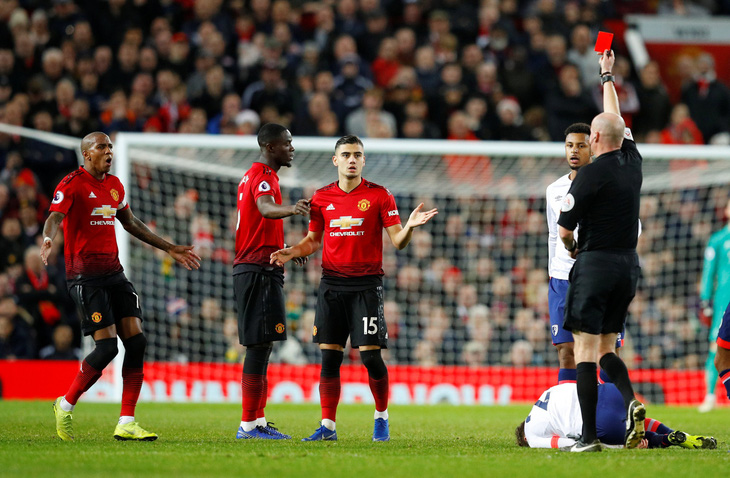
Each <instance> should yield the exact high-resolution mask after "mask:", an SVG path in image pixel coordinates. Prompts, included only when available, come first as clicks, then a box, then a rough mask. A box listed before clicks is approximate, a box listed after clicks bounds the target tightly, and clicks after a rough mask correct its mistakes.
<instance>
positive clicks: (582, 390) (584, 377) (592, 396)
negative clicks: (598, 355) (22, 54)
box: [575, 362, 598, 443]
mask: <svg viewBox="0 0 730 478" xmlns="http://www.w3.org/2000/svg"><path fill="white" fill-rule="evenodd" d="M575 370H576V385H577V386H578V402H579V403H580V414H581V416H582V417H583V436H582V438H581V440H582V441H583V443H591V442H592V441H593V440H596V439H597V438H598V435H597V432H596V406H597V405H598V379H597V378H596V370H597V367H596V364H595V363H594V362H581V363H579V364H578V365H577V366H576V368H575Z"/></svg>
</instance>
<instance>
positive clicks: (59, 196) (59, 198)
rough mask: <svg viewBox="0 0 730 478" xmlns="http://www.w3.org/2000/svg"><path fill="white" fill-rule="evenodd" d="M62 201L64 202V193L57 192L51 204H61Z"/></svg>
mask: <svg viewBox="0 0 730 478" xmlns="http://www.w3.org/2000/svg"><path fill="white" fill-rule="evenodd" d="M61 201H63V193H62V192H61V191H56V195H55V196H53V201H51V203H53V204H59V203H60V202H61Z"/></svg>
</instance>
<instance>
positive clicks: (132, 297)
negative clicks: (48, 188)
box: [41, 132, 200, 441]
mask: <svg viewBox="0 0 730 478" xmlns="http://www.w3.org/2000/svg"><path fill="white" fill-rule="evenodd" d="M112 148H113V145H112V142H111V140H110V139H109V136H107V135H106V134H104V133H99V132H96V133H91V134H88V135H87V136H86V137H84V139H83V140H82V141H81V153H82V154H83V156H84V165H83V166H81V167H80V168H79V169H77V170H76V171H74V172H72V173H71V174H69V175H68V176H66V177H65V178H64V179H63V180H62V181H61V182H60V183H59V185H58V186H57V187H56V192H55V194H54V196H53V201H52V202H51V207H50V215H49V216H48V219H47V220H46V223H45V225H44V226H43V236H44V239H43V245H42V246H41V258H42V259H43V263H44V264H46V265H48V261H47V260H48V254H49V253H50V251H51V244H52V243H53V239H54V238H55V237H56V233H57V232H58V229H59V227H60V226H61V223H63V236H64V257H65V259H66V282H67V284H68V289H69V293H70V294H71V298H72V299H73V300H74V302H75V303H76V307H77V308H78V311H79V313H80V315H81V317H82V321H81V330H82V331H83V333H84V335H91V336H93V338H94V342H95V343H96V346H95V348H94V350H93V351H92V352H91V353H90V354H89V355H88V356H87V357H86V358H85V359H84V361H83V362H82V363H81V370H80V371H79V373H78V375H76V378H75V379H74V381H73V383H72V384H71V387H70V388H69V389H68V392H66V395H65V396H63V397H58V398H57V399H56V401H55V402H54V403H53V410H54V413H55V415H56V433H58V436H59V437H60V438H61V439H62V440H64V441H68V440H73V438H74V434H73V423H72V415H71V412H73V409H74V406H75V405H76V402H77V401H78V399H79V397H80V396H81V394H82V393H84V392H85V391H87V390H88V389H89V388H90V387H91V386H92V385H93V384H94V383H95V382H96V381H97V380H98V379H99V377H100V376H101V372H102V370H103V369H104V368H105V367H106V366H107V365H109V363H110V362H111V361H112V359H114V357H115V356H116V355H117V336H119V338H120V339H121V340H122V343H123V344H124V350H125V353H124V364H123V365H122V379H123V382H124V388H123V391H122V410H121V415H120V418H119V423H118V424H117V427H116V429H115V430H114V438H116V439H118V440H144V441H151V440H155V439H157V435H156V434H154V433H151V432H148V431H146V430H144V429H143V428H142V427H140V426H139V425H138V424H137V422H136V421H135V420H134V409H135V406H136V405H137V399H138V398H139V391H140V389H141V388H142V378H143V372H142V369H143V363H144V351H145V348H146V346H147V339H145V336H144V334H143V333H142V319H141V316H142V310H141V308H140V304H139V296H138V295H137V292H136V291H135V289H134V286H133V285H132V283H131V282H129V281H128V280H127V278H126V277H125V276H124V269H123V268H122V265H121V263H120V262H119V251H118V249H117V240H116V236H115V233H114V222H115V219H118V220H119V221H120V222H121V223H122V225H123V226H124V229H125V230H126V231H127V232H129V233H130V234H132V235H133V236H134V237H136V238H137V239H139V240H141V241H144V242H146V243H147V244H149V245H151V246H154V247H157V248H158V249H162V250H163V251H165V252H167V253H168V254H170V256H171V257H172V258H173V259H175V260H176V261H177V262H179V263H180V264H182V265H183V266H185V267H186V268H187V269H189V270H192V269H197V268H198V267H200V263H199V262H198V261H200V257H199V256H198V255H197V254H196V253H195V252H193V246H178V245H174V244H170V243H169V242H167V241H165V240H164V239H162V238H161V237H159V236H158V235H156V234H155V233H153V232H152V231H150V230H149V228H148V227H147V226H146V225H145V224H144V223H143V222H142V221H140V220H139V219H138V218H137V217H135V215H134V214H132V211H131V209H130V208H129V205H128V204H127V200H126V196H125V193H124V186H123V185H122V183H121V181H119V178H117V177H116V176H112V175H111V174H109V170H110V169H111V166H112V158H113V152H112Z"/></svg>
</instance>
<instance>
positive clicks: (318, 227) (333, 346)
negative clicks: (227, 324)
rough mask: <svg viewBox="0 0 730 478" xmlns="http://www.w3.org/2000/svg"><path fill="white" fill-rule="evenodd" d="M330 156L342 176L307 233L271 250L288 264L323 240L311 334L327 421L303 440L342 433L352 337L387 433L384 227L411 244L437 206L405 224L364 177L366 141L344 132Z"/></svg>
mask: <svg viewBox="0 0 730 478" xmlns="http://www.w3.org/2000/svg"><path fill="white" fill-rule="evenodd" d="M332 163H333V164H334V165H335V166H336V167H337V176H338V180H337V181H335V182H334V183H332V184H329V185H327V186H325V187H323V188H321V189H319V190H317V191H316V192H315V193H314V196H313V197H312V202H311V213H310V221H309V233H308V234H307V236H306V237H305V238H304V239H302V240H301V241H300V242H299V244H297V245H296V246H294V247H290V248H286V249H282V250H280V251H277V252H275V253H273V254H271V263H272V264H278V265H283V264H284V263H286V262H287V261H289V260H291V259H293V258H295V257H304V256H308V255H309V254H312V253H314V252H316V251H317V250H319V248H320V247H322V281H321V283H320V287H319V294H318V296H317V311H316V317H315V322H314V329H313V331H312V334H313V336H314V341H315V342H316V343H319V347H320V349H321V351H322V369H321V372H320V383H319V394H320V402H321V406H322V422H321V425H320V427H319V428H317V430H316V431H315V432H314V433H313V434H312V435H311V436H310V437H308V438H304V439H303V441H321V440H337V431H336V428H335V421H336V413H337V404H338V403H339V400H340V389H341V384H340V366H341V365H342V360H343V355H344V353H343V351H344V348H345V345H346V343H347V338H348V336H349V337H350V343H351V345H352V347H354V348H359V349H360V358H361V359H362V363H363V365H365V367H366V368H367V371H368V376H369V383H370V390H371V391H372V393H373V397H374V398H375V425H374V428H373V441H388V440H390V427H389V422H388V394H389V384H388V370H387V368H386V366H385V363H384V362H383V358H382V356H381V348H385V347H387V344H388V331H387V328H386V324H385V318H384V317H383V281H382V276H383V236H382V231H383V228H385V230H386V231H387V233H388V236H389V237H390V240H391V242H392V243H393V245H394V246H395V247H396V248H398V249H403V248H404V247H406V246H407V245H408V243H409V242H410V240H411V236H412V235H413V230H414V229H415V228H416V227H419V226H422V225H424V224H426V223H427V222H428V221H429V220H431V218H432V217H433V216H435V215H436V214H437V213H438V211H437V210H436V209H431V210H429V211H423V210H422V209H423V203H421V204H419V205H418V206H417V207H416V209H414V210H413V212H411V215H410V217H409V218H408V221H407V222H406V225H405V227H403V226H401V219H400V216H399V214H398V208H397V206H396V204H395V199H394V198H393V195H392V194H391V193H390V191H388V190H387V189H386V188H384V187H383V186H379V185H377V184H375V183H371V182H370V181H368V180H366V179H364V178H363V177H362V169H363V166H364V165H365V151H364V147H363V143H362V141H361V140H360V138H358V137H357V136H354V135H347V136H343V137H342V138H340V139H339V140H337V143H336V144H335V154H334V156H333V157H332Z"/></svg>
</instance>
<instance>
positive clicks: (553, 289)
mask: <svg viewBox="0 0 730 478" xmlns="http://www.w3.org/2000/svg"><path fill="white" fill-rule="evenodd" d="M568 286H570V281H567V280H563V279H554V278H552V277H551V278H550V284H549V287H548V308H549V309H550V336H551V337H552V338H553V345H558V344H563V343H565V342H573V334H572V333H570V332H569V331H567V330H565V329H563V318H564V315H565V296H566V295H567V294H568Z"/></svg>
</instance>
